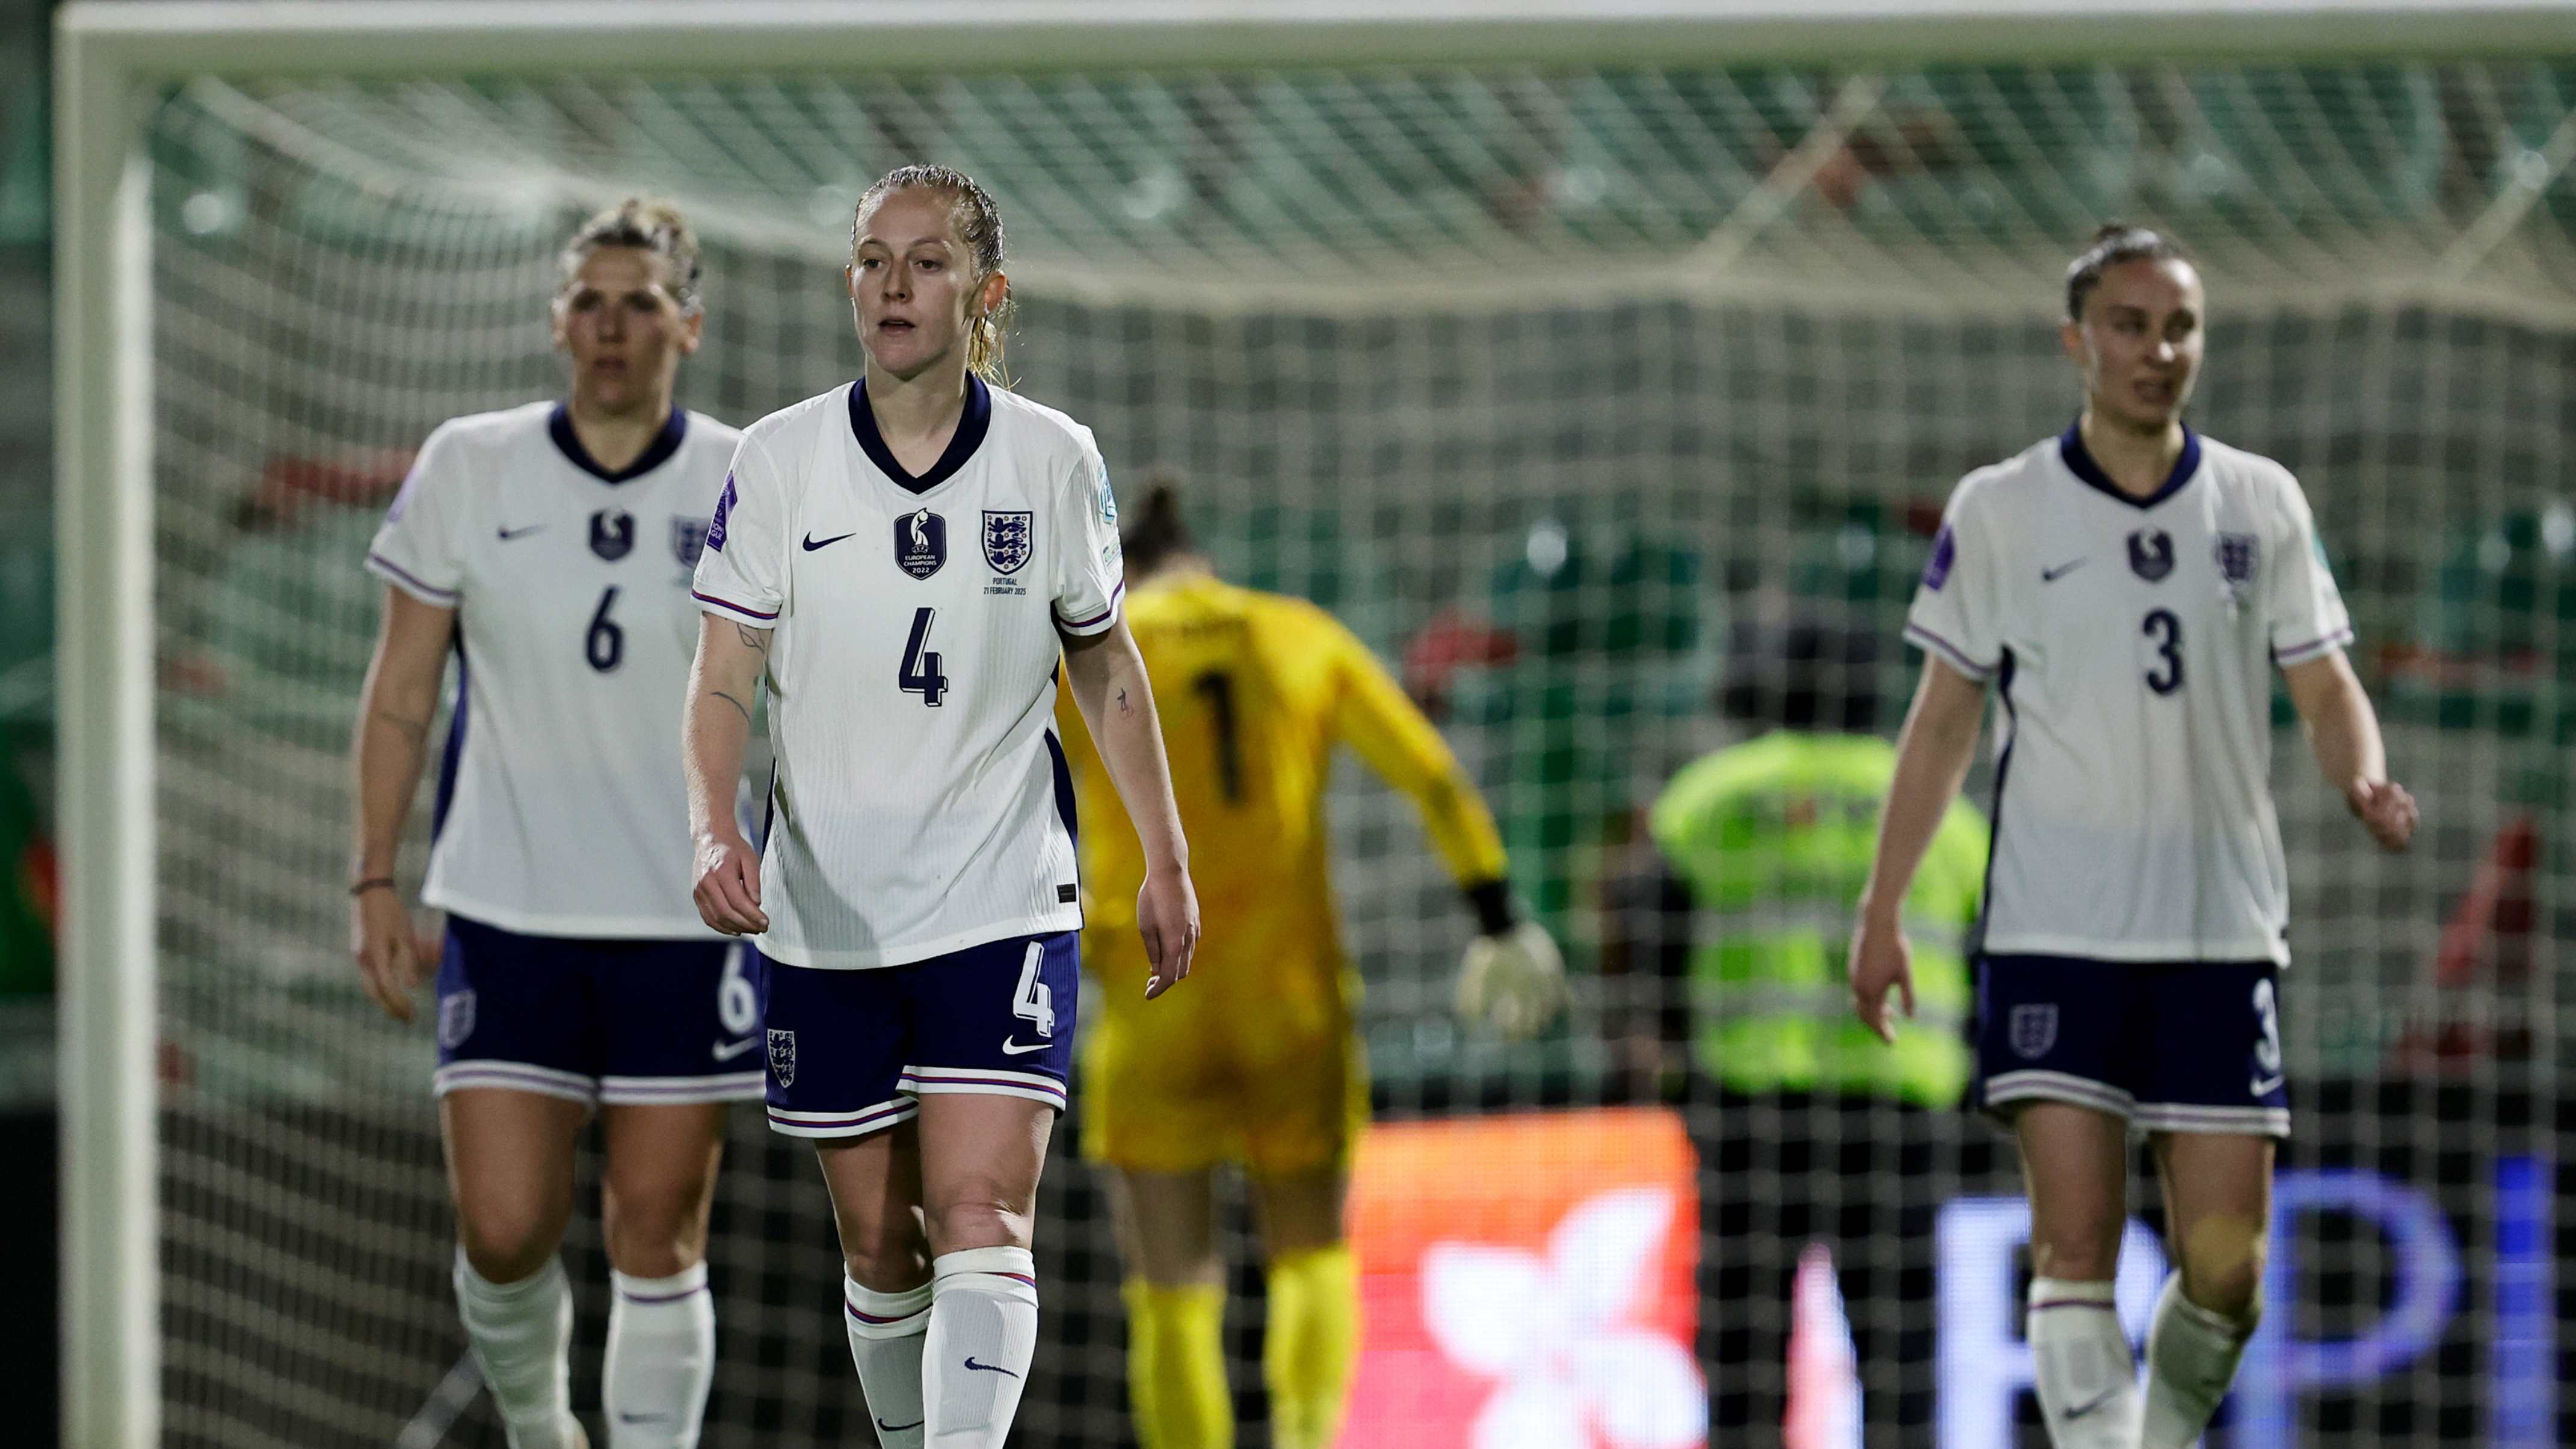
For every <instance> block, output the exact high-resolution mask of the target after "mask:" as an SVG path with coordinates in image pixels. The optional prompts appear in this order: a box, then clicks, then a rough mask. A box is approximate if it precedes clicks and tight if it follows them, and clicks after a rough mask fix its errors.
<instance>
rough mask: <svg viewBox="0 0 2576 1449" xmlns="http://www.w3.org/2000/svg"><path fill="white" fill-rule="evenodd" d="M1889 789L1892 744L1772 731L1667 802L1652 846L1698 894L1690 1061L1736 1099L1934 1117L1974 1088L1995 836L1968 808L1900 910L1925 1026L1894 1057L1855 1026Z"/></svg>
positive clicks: (1711, 763)
mask: <svg viewBox="0 0 2576 1449" xmlns="http://www.w3.org/2000/svg"><path fill="white" fill-rule="evenodd" d="M1895 775H1896V750H1895V748H1894V747H1893V746H1892V745H1890V744H1888V743H1887V742H1886V741H1885V740H1881V739H1878V738H1876V737H1874V736H1869V735H1852V734H1827V733H1816V734H1805V733H1797V732H1791V731H1778V732H1775V733H1772V734H1768V735H1765V736H1763V737H1762V738H1760V739H1758V740H1754V741H1752V742H1750V743H1747V744H1742V745H1737V746H1735V747H1733V748H1731V749H1724V750H1720V751H1718V752H1717V753H1715V754H1712V755H1708V756H1706V757H1704V758H1702V759H1699V760H1697V761H1694V762H1693V763H1691V764H1690V765H1688V766H1686V767H1684V768H1683V769H1682V771H1681V773H1679V774H1677V775H1675V776H1674V777H1673V780H1672V783H1671V784H1669V785H1667V786H1666V787H1665V788H1664V792H1663V795H1662V796H1661V797H1660V798H1659V799H1657V800H1656V801H1655V806H1654V811H1653V814H1652V816H1651V818H1650V829H1651V830H1652V832H1653V835H1654V839H1655V844H1656V846H1657V848H1659V849H1660V850H1661V851H1662V852H1663V856H1664V859H1665V860H1666V861H1668V862H1669V863H1670V864H1671V865H1672V868H1673V870H1674V872H1675V873H1676V874H1677V875H1679V876H1680V877H1681V879H1682V880H1683V881H1684V882H1686V883H1687V884H1688V885H1689V887H1690V892H1691V904H1692V927H1691V942H1692V944H1691V956H1690V976H1689V987H1688V989H1689V1000H1690V1008H1691V1035H1692V1040H1691V1048H1692V1053H1693V1055H1694V1056H1695V1057H1696V1058H1697V1060H1698V1062H1699V1065H1700V1068H1701V1070H1703V1071H1705V1072H1706V1073H1707V1074H1708V1075H1709V1076H1710V1077H1712V1078H1713V1079H1715V1080H1716V1081H1717V1082H1719V1083H1720V1084H1722V1085H1724V1086H1725V1087H1727V1088H1729V1089H1731V1090H1734V1091H1738V1092H1745V1093H1762V1092H1779V1091H1824V1092H1842V1093H1850V1094H1855V1095H1864V1096H1881V1097H1889V1098H1894V1099H1897V1100H1901V1101H1907V1102H1914V1103H1918V1104H1920V1105H1923V1106H1927V1107H1947V1106H1951V1105H1954V1104H1955V1103H1956V1102H1957V1101H1958V1100H1959V1094H1960V1093H1961V1092H1962V1091H1963V1090H1965V1089H1966V1086H1967V1082H1968V1075H1969V1053H1968V1047H1967V1044H1966V1041H1965V1038H1964V1035H1963V1031H1962V1028H1963V1026H1964V1024H1965V1022H1966V1021H1967V1018H1968V1013H1969V1007H1970V987H1969V984H1968V967H1967V961H1966V957H1965V951H1966V940H1967V935H1968V931H1969V928H1970V927H1971V926H1972V925H1973V924H1974V922H1975V920H1976V916H1977V904H1978V897H1979V895H1980V894H1981V892H1982V891H1983V888H1984V882H1985V871H1986V847H1987V840H1988V835H1987V830H1986V824H1985V821H1984V820H1983V819H1982V818H1980V817H1979V816H1978V814H1977V812H1976V811H1975V809H1973V808H1972V807H1970V806H1969V805H1967V804H1966V803H1965V802H1963V801H1955V802H1953V803H1952V804H1951V807H1950V811H1949V813H1948V814H1947V815H1945V816H1943V817H1942V820H1941V825H1940V828H1939V829H1938V830H1937V831H1936V832H1935V833H1934V835H1933V838H1932V845H1931V848H1930V849H1929V850H1928V851H1926V852H1925V854H1924V858H1923V865H1922V868H1921V869H1920V870H1918V871H1917V872H1916V873H1915V876H1914V886H1913V889H1912V890H1911V891H1910V892H1908V893H1907V895H1906V897H1905V908H1904V921H1905V931H1906V935H1907V937H1908V938H1909V939H1910V940H1911V941H1912V943H1913V947H1914V999H1915V1014H1914V1017H1913V1019H1912V1020H1911V1021H1907V1020H1905V1019H1904V1018H1903V1017H1902V1016H1897V1017H1896V1020H1897V1021H1898V1023H1899V1025H1898V1027H1897V1034H1896V1044H1895V1045H1894V1046H1890V1045H1888V1044H1887V1043H1885V1042H1883V1041H1880V1040H1879V1039H1878V1036H1877V1035H1876V1034H1875V1033H1873V1032H1871V1031H1870V1030H1869V1029H1868V1028H1867V1027H1865V1026H1862V1025H1861V1024H1860V1021H1859V1020H1858V1019H1857V1018H1856V1017H1855V1016H1854V1015H1853V1014H1852V1007H1851V988H1850V984H1849V981H1848V978H1847V977H1846V975H1845V969H1846V968H1845V960H1844V958H1845V953H1846V950H1847V948H1848V945H1849V942H1850V939H1851V930H1852V926H1853V924H1854V922H1855V921H1856V919H1857V915H1856V913H1857V911H1858V908H1859V901H1860V893H1861V888H1862V887H1863V886H1864V885H1866V884H1867V883H1868V880H1869V865H1870V858H1871V855H1872V853H1873V852H1874V851H1875V850H1876V848H1877V841H1878V821H1879V813H1880V810H1881V808H1882V806H1883V805H1884V803H1885V801H1886V798H1887V789H1888V784H1889V782H1890V781H1891V780H1893V779H1894V778H1895ZM1896 1005H1897V1002H1896V999H1895V998H1894V997H1893V995H1891V997H1890V1007H1891V1013H1892V1014H1893V1011H1894V1008H1895V1007H1896Z"/></svg>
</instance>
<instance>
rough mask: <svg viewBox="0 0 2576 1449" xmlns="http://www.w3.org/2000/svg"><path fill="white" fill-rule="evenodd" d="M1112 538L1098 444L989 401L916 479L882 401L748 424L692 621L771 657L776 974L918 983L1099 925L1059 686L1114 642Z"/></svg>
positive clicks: (764, 946)
mask: <svg viewBox="0 0 2576 1449" xmlns="http://www.w3.org/2000/svg"><path fill="white" fill-rule="evenodd" d="M1117 523H1118V505H1117V503H1116V501H1115V500H1114V499H1113V497H1112V495H1111V493H1110V490H1109V473H1108V469H1107V467H1106V466H1105V465H1104V464H1103V463H1102V462H1101V459H1100V450H1099V449H1098V447H1097V446H1095V445H1094V444H1093V442H1092V438H1091V431H1090V430H1089V429H1088V428H1085V427H1083V426H1082V425H1080V424H1078V423H1076V422H1074V421H1073V420H1072V419H1071V418H1068V417H1066V416H1065V415H1064V414H1062V413H1059V412H1056V411H1054V410H1053V409H1051V408H1045V407H1040V406H1039V405H1037V404H1036V403H1033V402H1030V401H1028V400H1027V399H1025V398H1022V397H1019V396H1017V395H1016V394H1013V393H1011V392H1008V391H1004V390H1001V389H988V388H986V387H985V386H984V384H983V383H982V382H981V381H980V380H977V379H974V378H969V379H968V380H967V398H966V408H965V412H964V413H963V415H961V416H960V418H959V419H958V423H957V431H956V434H955V436H954V437H953V438H952V439H951V441H950V442H949V445H948V448H947V451H946V452H945V453H944V454H942V455H941V457H940V458H939V460H938V461H937V462H936V463H935V464H933V465H932V466H931V468H930V470H929V471H928V472H927V473H924V474H922V475H920V476H918V477H916V476H914V475H913V474H911V473H909V472H907V471H906V470H905V469H904V467H903V465H902V464H901V463H899V462H897V461H896V460H895V457H894V454H893V452H892V451H891V450H890V449H888V448H887V447H886V445H885V441H884V439H883V438H882V437H881V436H880V435H879V433H878V431H877V425H876V415H875V413H874V411H873V410H872V409H871V408H870V407H869V405H868V400H867V393H866V388H865V384H864V383H854V384H851V385H848V386H844V387H839V388H835V389H833V390H832V391H831V392H828V393H825V394H824V395H822V396H821V397H817V398H809V399H807V400H806V401H804V402H801V403H798V404H796V405H795V406H794V407H790V408H787V409H785V410H783V411H781V412H776V413H772V414H770V415H769V416H768V417H765V418H763V419H761V420H760V421H759V422H757V423H754V424H752V426H751V428H750V430H749V431H747V432H746V433H745V434H744V435H743V440H742V447H741V449H740V450H739V451H738V452H737V453H736V454H735V455H734V464H733V473H732V476H731V477H730V478H728V479H727V480H726V483H725V488H724V495H723V498H722V499H721V500H720V501H719V502H718V503H717V505H716V515H715V527H714V529H713V530H712V531H711V532H710V533H709V534H708V536H707V551H706V555H705V557H703V558H702V559H700V560H699V563H698V578H697V596H698V599H699V602H700V603H701V604H702V605H703V606H704V607H705V609H706V611H707V612H708V613H710V614H713V615H715V616H717V617H719V618H722V619H729V620H732V621H734V622H736V623H739V624H744V625H748V626H750V627H752V628H755V629H766V630H772V631H774V632H772V633H771V635H770V652H769V668H768V675H767V681H768V687H769V731H770V743H771V745H772V750H773V754H774V757H775V759H776V761H777V764H776V770H777V774H776V776H775V778H774V779H773V781H772V782H771V786H770V810H771V825H770V829H769V832H768V842H767V846H766V851H765V855H764V858H763V860H762V865H761V886H762V894H761V906H762V909H763V910H765V911H766V912H767V913H768V915H769V931H768V933H767V934H765V935H763V936H761V937H759V938H757V939H758V941H759V945H760V948H761V951H762V952H763V954H765V955H767V956H769V957H770V958H772V959H773V960H778V961H783V962H786V963H787V964H789V965H791V966H812V967H824V968H837V969H855V968H865V967H877V966H900V965H904V964H907V963H909V962H913V961H920V960H925V959H927V958H930V957H933V956H940V955H945V954H947V953H948V952H951V951H960V950H964V949H965V948H967V947H969V946H977V945H981V944H983V943H985V942H988V941H997V940H1001V939H1003V938H1005V937H1010V936H1034V935H1043V934H1048V933H1051V932H1055V931H1067V930H1073V929H1076V928H1078V927H1079V926H1080V925H1081V924H1082V908H1081V905H1080V904H1079V894H1078V890H1077V879H1076V875H1075V867H1074V849H1073V796H1072V786H1071V784H1070V782H1069V780H1068V779H1067V776H1066V772H1065V761H1064V750H1063V747H1062V746H1061V745H1060V744H1059V743H1058V741H1057V738H1056V734H1055V729H1054V711H1055V697H1056V665H1057V661H1058V658H1059V657H1060V654H1061V651H1062V643H1061V639H1060V637H1059V631H1062V633H1063V634H1074V635H1088V634H1098V633H1103V632H1105V631H1107V630H1108V629H1110V628H1111V627H1112V626H1114V625H1115V624H1116V623H1117V621H1118V606H1119V595H1120V594H1121V592H1122V591H1123V589H1124V584H1123V583H1122V582H1121V572H1122V560H1121V558H1120V556H1119V551H1118V529H1117Z"/></svg>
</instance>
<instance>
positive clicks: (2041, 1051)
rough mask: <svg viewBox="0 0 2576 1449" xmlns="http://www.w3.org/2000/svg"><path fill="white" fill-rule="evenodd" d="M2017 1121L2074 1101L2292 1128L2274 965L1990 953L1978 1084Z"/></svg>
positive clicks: (2223, 1126) (2129, 1114) (2199, 1127)
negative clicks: (2035, 1106) (2041, 1107)
mask: <svg viewBox="0 0 2576 1449" xmlns="http://www.w3.org/2000/svg"><path fill="white" fill-rule="evenodd" d="M1973 1100H1975V1101H1976V1103H1977V1104H1978V1105H1979V1106H1981V1107H1983V1108H1985V1109H1986V1111H1987V1112H1988V1113H1989V1114H1991V1115H1993V1116H1995V1117H1998V1118H2002V1119H2006V1120H2009V1119H2010V1117H2011V1116H2012V1112H2013V1109H2014V1108H2016V1107H2017V1106H2019V1105H2020V1104H2022V1103H2025V1102H2033V1101H2045V1102H2072V1103H2074V1104H2075V1105H2077V1106H2079V1107H2091V1108H2093V1109H2095V1110H2096V1111H2101V1112H2107V1113H2109V1114H2111V1115H2112V1116H2114V1117H2120V1118H2123V1119H2125V1120H2126V1121H2127V1122H2128V1123H2129V1125H2130V1126H2131V1127H2133V1128H2135V1129H2136V1130H2138V1131H2141V1132H2229V1133H2242V1134H2244V1135H2247V1136H2253V1137H2287V1136H2289V1135H2290V1092H2289V1086H2288V1083H2287V1082H2286V1081H2285V1080H2284V1078H2283V1072H2282V1066H2281V1012H2280V977H2279V968H2277V967H2275V966H2274V965H2273V964H2272V963H2271V962H2269V961H2172V962H2161V961H2153V962H2151V961H2100V960H2077V959H2072V958H2068V957H2061V956H1983V957H1979V958H1978V961H1977V1088H1976V1096H1975V1098H1974V1099H1973Z"/></svg>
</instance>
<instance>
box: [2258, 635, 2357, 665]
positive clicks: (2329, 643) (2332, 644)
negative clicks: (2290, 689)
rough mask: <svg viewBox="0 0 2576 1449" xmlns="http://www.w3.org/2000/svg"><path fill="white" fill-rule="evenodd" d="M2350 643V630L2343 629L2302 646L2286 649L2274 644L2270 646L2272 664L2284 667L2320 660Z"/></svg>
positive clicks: (2297, 645) (2295, 645)
mask: <svg viewBox="0 0 2576 1449" xmlns="http://www.w3.org/2000/svg"><path fill="white" fill-rule="evenodd" d="M2351 642H2352V630H2351V629H2350V628H2343V629H2337V630H2335V631H2334V632H2333V633H2331V634H2327V635H2325V636H2324V637H2323V638H2318V639H2311V640H2309V641H2307V642H2306V643H2304V644H2293V645H2291V646H2290V647H2289V648H2287V649H2284V648H2282V647H2280V646H2279V645H2277V644H2276V645H2274V646H2272V662H2273V663H2275V664H2278V665H2282V666H2284V667H2287V666H2289V665H2292V664H2305V663H2307V662H2308V661H2309V660H2311V659H2322V658H2324V657H2325V656H2327V655H2328V654H2331V653H2333V652H2334V651H2336V650H2338V649H2341V648H2343V647H2344V646H2345V645H2347V644H2350V643H2351Z"/></svg>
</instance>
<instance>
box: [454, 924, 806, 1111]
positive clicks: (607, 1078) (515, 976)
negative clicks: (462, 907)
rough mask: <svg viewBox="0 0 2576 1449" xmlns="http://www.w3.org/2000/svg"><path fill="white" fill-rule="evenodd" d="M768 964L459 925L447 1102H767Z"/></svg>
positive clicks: (736, 955) (690, 948)
mask: <svg viewBox="0 0 2576 1449" xmlns="http://www.w3.org/2000/svg"><path fill="white" fill-rule="evenodd" d="M759 966H760V957H759V953H758V952H756V951H754V950H753V949H752V948H751V947H750V945H748V944H747V943H738V942H731V941H720V940H703V941H621V940H596V939H588V938H581V937H570V936H528V935H522V934H520V933H518V932H516V931H505V930H502V929H501V928H500V927H498V926H488V925H485V924H484V923H482V922H481V921H474V920H468V919H466V918H465V917H463V916H458V915H450V916H449V917H448V918H447V949H446V951H445V952H444V953H443V954H442V955H441V956H440V958H439V963H438V1075H437V1077H436V1078H435V1081H436V1084H437V1089H438V1092H439V1094H440V1095H442V1096H443V1095H445V1094H447V1093H449V1092H453V1091H456V1090H458V1089H459V1088H463V1087H502V1088H507V1089H510V1090H512V1091H520V1092H535V1093H538V1094H540V1095H542V1096H548V1097H562V1098H565V1099H567V1100H569V1101H574V1102H582V1103H586V1104H596V1103H599V1102H617V1103H650V1102H738V1101H748V1100H749V1099H751V1098H753V1097H757V1096H759V1095H760V1058H759V1056H758V1055H757V1053H758V1051H759V1048H760V1000H759V993H758V988H757V985H756V982H757V978H758V976H759Z"/></svg>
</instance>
